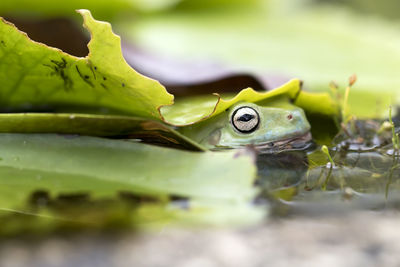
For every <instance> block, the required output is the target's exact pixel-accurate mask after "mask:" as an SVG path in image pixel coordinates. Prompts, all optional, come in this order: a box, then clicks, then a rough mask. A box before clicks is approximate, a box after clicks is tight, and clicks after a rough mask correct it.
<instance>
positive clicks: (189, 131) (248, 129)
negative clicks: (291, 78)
mask: <svg viewBox="0 0 400 267" xmlns="http://www.w3.org/2000/svg"><path fill="white" fill-rule="evenodd" d="M183 134H185V135H187V136H189V137H190V138H192V139H194V140H196V141H198V142H199V143H201V144H202V145H204V146H206V147H208V148H210V149H218V148H237V147H241V146H245V145H254V146H255V147H257V148H258V149H266V150H271V149H272V150H274V151H277V150H282V149H288V148H301V147H304V146H305V145H306V144H307V143H308V142H309V141H310V140H311V134H310V124H309V122H308V121H307V118H306V116H305V114H304V111H303V110H302V109H301V108H299V107H296V106H295V105H292V104H290V103H287V104H285V105H284V106H282V104H281V103H280V105H268V106H262V105H257V104H254V103H247V102H240V103H237V104H236V105H234V106H232V107H230V108H229V109H227V110H226V111H225V112H223V113H221V114H219V115H217V116H215V117H214V118H211V119H209V120H206V121H203V122H201V123H199V124H197V125H193V126H190V127H185V129H183Z"/></svg>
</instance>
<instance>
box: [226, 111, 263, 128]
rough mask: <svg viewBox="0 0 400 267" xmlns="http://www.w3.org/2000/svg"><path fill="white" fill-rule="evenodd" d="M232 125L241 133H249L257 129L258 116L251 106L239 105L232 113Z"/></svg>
mask: <svg viewBox="0 0 400 267" xmlns="http://www.w3.org/2000/svg"><path fill="white" fill-rule="evenodd" d="M231 122H232V125H233V127H235V129H236V130H238V131H239V132H241V133H251V132H253V131H254V130H255V129H257V126H258V124H259V123H260V116H259V115H258V113H257V111H256V110H255V109H253V108H251V107H240V108H238V109H237V110H235V111H234V112H233V114H232V119H231Z"/></svg>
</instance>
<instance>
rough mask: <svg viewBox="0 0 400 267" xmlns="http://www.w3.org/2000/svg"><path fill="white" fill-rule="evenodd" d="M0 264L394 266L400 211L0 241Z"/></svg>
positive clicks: (398, 256)
mask: <svg viewBox="0 0 400 267" xmlns="http://www.w3.org/2000/svg"><path fill="white" fill-rule="evenodd" d="M0 266H1V267H14V266H34V267H36V266H38V267H39V266H40V267H47V266H48V267H50V266H60V267H61V266H63V267H64V266H65V267H67V266H68V267H70V266H96V267H102V266H104V267H105V266H107V267H109V266H135V267H141V266H160V267H161V266H162V267H164V266H174V267H214V266H216V267H217V266H218V267H221V266H230V267H236V266H246V267H248V266H300V267H302V266H307V267H309V266H324V267H329V266H385V267H388V266H400V212H398V211H389V212H386V213H382V212H380V213H378V212H373V211H357V212H353V213H347V214H330V215H324V216H321V217H315V216H314V217H305V216H300V217H299V216H297V217H295V218H285V219H274V220H271V221H269V222H267V223H265V224H263V225H261V226H257V227H251V228H246V229H196V230H194V229H192V230H188V229H185V230H183V229H164V230H162V231H160V232H153V233H142V234H134V233H129V234H118V235H115V236H110V235H107V236H105V235H99V234H97V235H93V234H90V235H80V236H77V235H76V236H73V237H69V238H65V237H56V236H53V237H49V238H47V239H42V240H25V239H8V240H3V241H2V242H1V243H0Z"/></svg>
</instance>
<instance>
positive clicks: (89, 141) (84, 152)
mask: <svg viewBox="0 0 400 267" xmlns="http://www.w3.org/2000/svg"><path fill="white" fill-rule="evenodd" d="M0 147H1V150H0V158H1V160H0V209H1V210H4V211H15V212H30V211H31V209H29V208H30V206H29V205H28V204H29V203H28V201H29V199H30V198H31V194H32V193H33V192H35V191H37V190H40V191H44V192H47V193H48V194H49V196H50V197H52V198H57V196H60V195H68V194H77V193H84V194H87V195H88V197H89V198H90V199H91V200H96V199H100V200H101V199H116V198H117V197H118V194H119V193H121V192H129V193H130V194H134V195H136V196H145V197H146V196H147V197H153V198H156V199H161V202H159V203H158V204H157V203H155V204H157V205H155V206H154V205H151V206H149V208H150V211H148V212H149V215H148V220H147V222H149V221H152V220H155V218H161V219H165V218H164V217H165V216H166V215H168V216H167V218H168V219H169V220H170V221H171V216H172V218H175V219H174V220H175V222H179V221H181V220H182V221H186V220H195V219H194V218H197V219H198V220H199V222H202V221H203V222H207V221H208V222H218V221H219V222H222V221H225V220H227V219H228V218H230V219H232V220H236V221H239V222H245V221H246V220H243V218H241V216H243V215H244V214H246V210H247V212H248V213H247V216H249V218H248V219H249V221H254V220H255V219H256V218H258V219H259V218H260V216H262V212H261V211H256V210H257V209H256V208H255V207H251V206H250V201H251V199H252V198H254V196H255V194H256V193H257V190H256V189H255V188H254V187H253V184H254V179H255V172H256V168H255V165H254V163H253V158H252V156H251V155H250V154H249V155H246V153H243V151H242V152H238V151H228V152H221V153H212V152H205V153H199V152H186V151H181V150H174V149H167V148H161V147H155V146H150V145H145V144H140V143H136V142H132V141H121V140H109V139H108V140H107V139H101V138H96V137H76V136H75V137H74V136H60V135H53V134H47V135H46V134H0ZM155 166H156V167H155ZM221 166H223V167H221ZM171 196H172V197H174V198H176V197H179V198H188V205H189V210H186V211H185V210H182V209H177V208H175V209H171V208H172V206H170V205H169V204H168V202H165V201H162V200H163V199H164V200H165V199H168V198H170V197H171ZM235 207H236V208H237V209H238V210H239V211H240V213H241V215H240V216H237V214H239V213H237V211H236V210H235ZM77 208H79V205H78V206H77ZM143 209H144V210H146V205H145V206H144V207H143ZM153 211H154V213H152V212H153ZM260 212H261V213H260ZM50 215H51V214H50ZM61 215H62V214H61ZM139 215H140V214H139ZM51 216H53V215H51ZM67 217H68V216H67ZM139 217H140V216H139ZM191 218H192V219H191ZM235 218H236V219H235ZM69 219H73V218H69ZM139 220H140V221H141V222H143V220H144V221H146V220H145V218H142V219H140V218H139ZM182 221H181V222H182Z"/></svg>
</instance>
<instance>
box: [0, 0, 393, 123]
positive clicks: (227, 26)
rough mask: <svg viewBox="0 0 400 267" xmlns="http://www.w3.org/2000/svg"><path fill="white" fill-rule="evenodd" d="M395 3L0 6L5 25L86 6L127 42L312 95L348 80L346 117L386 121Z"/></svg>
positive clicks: (119, 1) (175, 0)
mask: <svg viewBox="0 0 400 267" xmlns="http://www.w3.org/2000/svg"><path fill="white" fill-rule="evenodd" d="M399 7H400V2H398V1H395V0H384V1H379V2H377V1H372V0H367V1H361V0H350V1H345V0H339V1H333V0H296V1H289V0H280V1H278V0H116V1H106V0H96V1H95V0H80V1H78V0H72V1H54V0H41V1H39V0H38V1H30V0H3V1H1V3H0V14H1V15H2V16H5V17H7V18H21V17H22V18H25V19H28V18H29V19H33V20H37V19H43V18H47V19H48V18H58V17H68V18H71V19H72V20H74V21H76V22H77V23H79V24H80V23H81V18H80V16H78V15H77V14H76V13H75V12H74V10H75V9H80V8H86V9H90V10H91V11H92V14H93V16H94V17H95V18H97V19H99V20H106V21H109V22H111V23H112V25H113V29H114V31H115V32H116V33H118V34H120V35H121V37H122V40H123V41H124V42H129V43H130V44H133V45H134V46H135V47H138V48H140V49H142V50H145V51H146V52H148V53H151V54H153V55H157V56H159V57H166V58H173V59H174V60H181V61H182V62H186V63H189V64H196V63H197V62H216V63H218V64H222V65H224V66H229V68H230V69H234V70H239V71H245V72H249V73H254V74H273V75H279V76H284V77H288V78H291V77H297V78H300V79H302V80H304V82H305V86H306V88H308V89H311V90H329V86H328V85H329V83H330V81H332V80H333V81H336V83H337V84H338V85H339V86H341V88H343V87H345V86H346V85H347V79H348V77H349V76H350V75H352V74H353V73H355V74H357V76H358V80H357V83H356V85H355V86H354V88H353V90H352V92H351V94H350V107H351V112H353V113H354V114H355V115H357V116H359V117H379V116H382V115H385V114H387V110H388V107H389V105H390V104H394V103H399V102H400V101H399V99H398V94H397V91H398V90H399V89H400V75H399V73H400V22H399V15H397V13H398V10H399Z"/></svg>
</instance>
